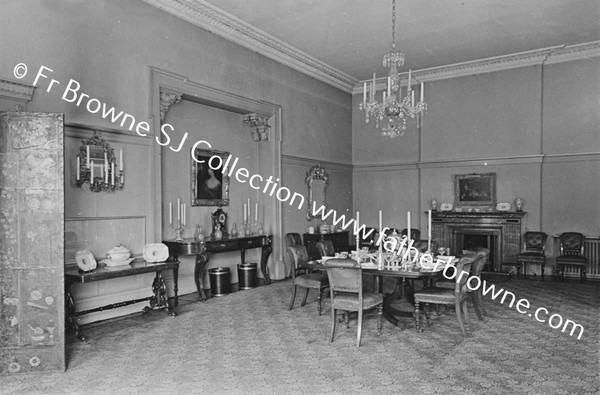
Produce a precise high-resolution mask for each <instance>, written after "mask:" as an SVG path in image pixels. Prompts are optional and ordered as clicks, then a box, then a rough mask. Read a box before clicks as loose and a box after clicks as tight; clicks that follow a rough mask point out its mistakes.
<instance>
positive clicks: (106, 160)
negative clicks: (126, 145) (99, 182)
mask: <svg viewBox="0 0 600 395" xmlns="http://www.w3.org/2000/svg"><path fill="white" fill-rule="evenodd" d="M106 162H108V155H107V153H106V151H104V163H106Z"/></svg>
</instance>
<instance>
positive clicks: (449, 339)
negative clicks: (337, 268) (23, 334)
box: [0, 279, 600, 394]
mask: <svg viewBox="0 0 600 395" xmlns="http://www.w3.org/2000/svg"><path fill="white" fill-rule="evenodd" d="M500 285H501V286H503V287H505V288H506V289H508V290H510V291H511V292H513V293H515V294H516V295H517V297H522V298H527V299H529V301H530V302H531V305H532V308H537V307H546V308H547V309H548V311H549V312H550V314H553V313H559V314H561V315H562V316H563V317H564V318H570V319H572V320H573V321H575V322H577V323H580V324H582V325H583V326H584V328H585V332H584V334H583V336H582V338H581V340H577V338H576V337H570V336H569V335H568V333H562V332H561V331H559V330H555V329H552V328H550V327H548V326H547V325H546V324H543V323H539V322H536V321H534V320H533V319H531V318H529V317H527V316H526V315H522V314H519V313H518V312H517V311H516V310H515V309H514V308H513V309H510V308H508V307H507V306H506V305H501V304H500V303H498V302H494V301H492V300H490V299H489V298H487V297H486V299H485V300H484V301H485V303H486V307H487V309H488V313H489V314H490V317H488V318H487V319H486V321H484V322H481V321H478V320H477V319H476V317H475V314H474V312H473V309H472V308H471V310H470V311H471V321H472V329H471V330H470V331H469V336H468V337H467V338H466V339H463V337H462V335H460V329H459V327H458V323H457V322H456V319H455V315H454V311H453V309H450V310H448V311H445V310H444V309H443V308H442V309H441V315H439V316H435V315H434V316H433V324H432V325H431V326H426V325H424V328H425V331H424V332H423V333H417V332H416V331H415V327H414V323H410V324H409V325H408V327H407V329H406V330H404V331H401V330H400V329H398V328H396V327H394V326H392V325H391V324H389V323H388V322H385V323H384V326H383V330H382V334H381V336H379V337H378V336H377V331H376V321H377V320H376V314H374V313H370V314H368V315H367V316H366V317H365V320H364V329H363V341H362V345H361V347H360V348H357V347H356V346H355V337H356V320H354V321H351V323H350V328H349V329H346V327H345V326H344V325H338V329H337V332H336V338H335V341H334V342H333V343H329V331H330V315H329V311H330V310H329V298H326V299H325V300H324V303H323V311H324V313H323V315H322V316H318V315H317V313H316V303H315V294H314V293H312V292H314V291H311V294H310V295H309V303H308V304H307V306H305V307H297V308H295V309H294V310H292V311H288V310H287V304H288V301H289V297H290V290H291V285H290V282H289V281H283V282H276V283H273V284H271V285H269V286H261V287H258V288H255V289H252V290H245V291H240V292H235V293H232V294H230V295H227V296H223V297H218V298H211V299H210V300H208V301H207V302H198V303H190V304H186V305H183V306H180V307H179V309H178V313H179V316H178V317H175V318H172V317H169V316H167V315H166V314H163V313H162V312H153V313H151V314H147V315H135V316H132V317H130V318H127V319H124V320H119V321H113V322H109V323H107V324H102V325H96V326H93V327H91V328H87V329H86V330H85V333H86V335H87V336H88V337H89V338H90V339H91V340H90V342H89V343H85V344H84V343H80V342H78V341H75V340H74V339H70V341H69V346H68V361H69V367H68V369H67V371H66V372H65V373H55V374H45V375H37V376H32V375H25V374H19V375H15V376H7V377H1V378H0V393H3V394H12V393H18V394H30V393H37V394H66V393H68V394H71V393H77V394H80V393H86V394H107V393H110V394H138V393H139V394H204V393H219V394H221V393H223V394H242V393H243V394H283V393H287V394H323V393H329V394H373V393H383V394H442V393H444V394H449V393H452V394H484V393H485V394H508V393H510V394H525V393H527V394H583V393H598V391H599V389H600V384H599V377H598V375H599V371H600V370H599V369H600V364H599V345H600V331H599V327H600V314H599V313H600V307H599V306H600V291H599V287H598V285H597V283H596V284H577V283H556V282H551V281H546V282H544V283H542V282H536V281H532V280H530V281H526V280H517V279H513V280H511V281H509V282H507V283H504V284H500ZM386 291H387V289H386ZM297 303H299V302H297Z"/></svg>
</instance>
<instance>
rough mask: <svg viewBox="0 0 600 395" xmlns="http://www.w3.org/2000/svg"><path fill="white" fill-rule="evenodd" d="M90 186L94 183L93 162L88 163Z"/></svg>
mask: <svg viewBox="0 0 600 395" xmlns="http://www.w3.org/2000/svg"><path fill="white" fill-rule="evenodd" d="M90 164H91V166H90V185H91V184H93V183H94V161H91V162H90Z"/></svg>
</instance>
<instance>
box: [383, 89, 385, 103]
mask: <svg viewBox="0 0 600 395" xmlns="http://www.w3.org/2000/svg"><path fill="white" fill-rule="evenodd" d="M383 101H385V91H383Z"/></svg>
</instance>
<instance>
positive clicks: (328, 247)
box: [317, 240, 335, 258]
mask: <svg viewBox="0 0 600 395" xmlns="http://www.w3.org/2000/svg"><path fill="white" fill-rule="evenodd" d="M317 249H318V250H319V254H321V258H322V257H324V256H335V248H334V247H333V243H332V242H331V240H321V241H319V242H317Z"/></svg>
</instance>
